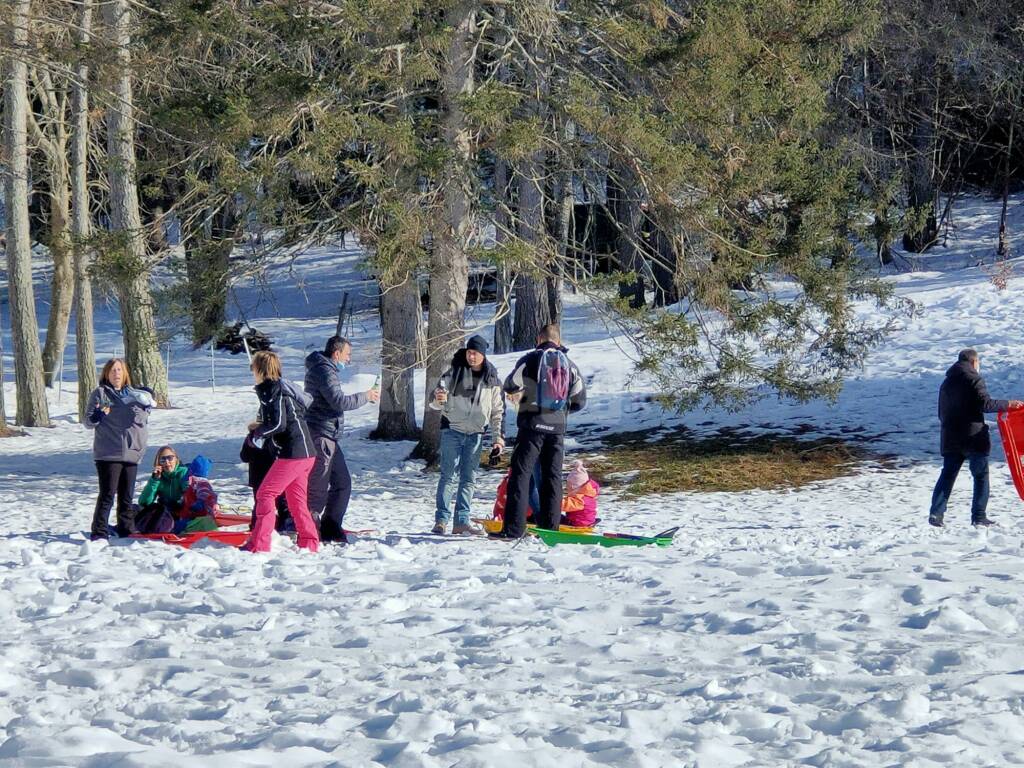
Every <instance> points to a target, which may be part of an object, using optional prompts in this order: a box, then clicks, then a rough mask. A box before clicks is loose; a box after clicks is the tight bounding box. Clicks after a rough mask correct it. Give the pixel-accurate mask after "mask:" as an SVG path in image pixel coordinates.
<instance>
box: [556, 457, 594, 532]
mask: <svg viewBox="0 0 1024 768" xmlns="http://www.w3.org/2000/svg"><path fill="white" fill-rule="evenodd" d="M600 491H601V486H599V485H598V484H597V481H595V480H591V479H590V475H589V474H587V470H586V467H584V466H583V462H582V461H576V463H575V464H573V466H572V469H571V470H570V471H569V477H568V478H566V481H565V495H564V496H562V525H572V526H577V527H580V528H589V527H591V526H593V525H594V523H595V522H596V521H597V495H598V493H600Z"/></svg>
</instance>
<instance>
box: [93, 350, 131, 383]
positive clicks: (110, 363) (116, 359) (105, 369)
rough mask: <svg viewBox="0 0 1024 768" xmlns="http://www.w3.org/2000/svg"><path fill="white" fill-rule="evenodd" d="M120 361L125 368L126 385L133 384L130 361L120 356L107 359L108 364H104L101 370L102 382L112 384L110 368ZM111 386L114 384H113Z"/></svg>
mask: <svg viewBox="0 0 1024 768" xmlns="http://www.w3.org/2000/svg"><path fill="white" fill-rule="evenodd" d="M118 363H120V364H121V367H122V368H123V369H124V385H125V386H126V387H130V386H131V385H132V375H131V374H130V373H128V363H126V362H125V361H124V360H122V359H121V358H120V357H112V358H110V359H109V360H107V362H106V364H105V365H104V366H103V370H102V371H101V372H100V384H110V379H108V378H107V377H108V376H109V375H110V370H111V369H112V368H113V367H114V366H115V365H117V364H118ZM111 386H113V385H112V384H111Z"/></svg>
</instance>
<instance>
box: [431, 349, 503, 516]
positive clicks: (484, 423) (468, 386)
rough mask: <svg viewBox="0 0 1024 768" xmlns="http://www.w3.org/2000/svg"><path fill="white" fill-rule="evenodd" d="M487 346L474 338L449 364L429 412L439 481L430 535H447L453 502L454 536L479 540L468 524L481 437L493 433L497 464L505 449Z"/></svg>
mask: <svg viewBox="0 0 1024 768" xmlns="http://www.w3.org/2000/svg"><path fill="white" fill-rule="evenodd" d="M487 346H488V345H487V340H486V339H485V338H484V337H483V336H479V335H477V336H473V337H472V338H470V339H469V341H467V342H466V346H465V348H464V349H460V350H459V351H458V352H456V353H455V356H454V357H453V358H452V364H451V367H450V368H449V369H448V370H447V371H445V372H444V375H443V376H441V378H440V380H439V381H438V382H437V387H436V388H435V389H434V399H433V400H431V402H430V407H431V408H433V409H435V410H438V411H441V412H442V416H441V478H440V480H438V483H437V498H436V502H437V504H436V511H435V512H434V528H433V530H432V531H431V532H432V533H437V534H443V533H445V532H446V529H447V526H448V521H449V520H451V516H452V513H451V503H452V494H453V493H454V492H455V490H456V487H458V493H457V494H456V496H455V524H454V525H453V526H452V533H453V534H456V535H462V536H465V535H472V534H482V533H483V531H482V530H480V529H477V528H475V527H473V525H472V524H471V523H470V521H469V514H470V509H469V507H470V503H471V502H472V500H473V486H474V483H475V480H476V470H477V468H478V467H479V466H480V447H481V445H482V443H483V439H484V432H486V431H487V429H488V428H490V431H491V441H492V445H491V455H492V457H494V458H496V457H497V455H498V454H500V453H501V451H502V450H503V449H504V447H505V439H504V437H503V434H504V433H503V432H502V427H503V422H504V416H505V402H504V396H503V395H502V391H501V379H499V378H498V372H497V371H496V370H495V368H494V366H493V365H492V364H491V362H490V361H489V360H488V359H487Z"/></svg>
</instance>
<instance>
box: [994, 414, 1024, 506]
mask: <svg viewBox="0 0 1024 768" xmlns="http://www.w3.org/2000/svg"><path fill="white" fill-rule="evenodd" d="M997 421H998V422H999V436H1000V437H1002V438H1003V451H1004V452H1005V453H1006V463H1007V464H1009V465H1010V477H1012V478H1013V485H1014V487H1015V488H1016V489H1017V494H1018V495H1019V496H1020V497H1021V498H1022V499H1024V466H1022V465H1021V457H1022V456H1024V409H1021V410H1017V411H1000V412H999V417H998V419H997Z"/></svg>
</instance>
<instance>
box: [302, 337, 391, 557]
mask: <svg viewBox="0 0 1024 768" xmlns="http://www.w3.org/2000/svg"><path fill="white" fill-rule="evenodd" d="M351 359H352V345H351V343H349V341H348V339H346V338H344V337H342V336H331V338H329V339H328V340H327V344H326V345H325V346H324V351H323V352H314V353H312V354H311V355H309V356H308V357H307V358H306V380H305V382H304V388H305V390H306V394H307V395H311V396H312V398H313V404H312V405H311V406H310V407H309V409H308V410H307V411H306V425H307V426H308V427H309V432H310V434H311V435H312V436H313V444H314V446H315V447H316V463H315V464H314V465H313V471H312V472H310V475H309V511H310V512H311V513H312V514H313V518H314V519H319V520H320V540H321V541H336V542H342V543H344V542H345V541H346V538H345V529H344V528H343V527H342V522H343V521H344V519H345V512H346V511H347V510H348V502H349V499H350V498H351V496H352V476H351V475H350V474H349V471H348V465H347V464H346V463H345V454H344V453H342V451H341V435H342V432H343V431H344V428H345V411H352V410H355V409H356V408H361V407H362V406H364V405H366V403H376V402H377V401H378V400H379V399H380V392H379V391H378V390H376V389H369V390H367V391H366V392H357V393H356V394H354V395H346V394H345V393H344V391H342V389H341V379H340V378H339V376H338V374H339V373H340V371H341V370H342V369H343V368H344V367H345V366H346V365H347V364H348V362H349V361H350V360H351ZM321 513H322V514H321Z"/></svg>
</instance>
